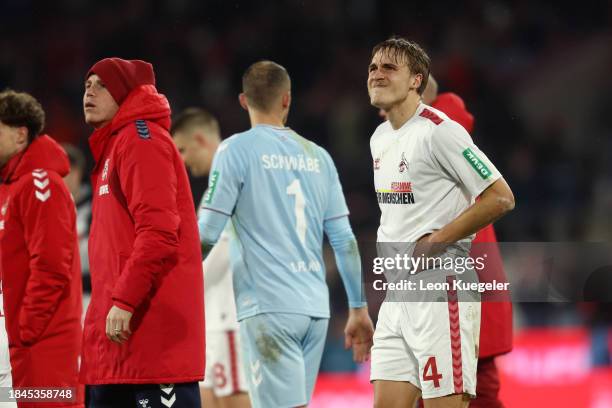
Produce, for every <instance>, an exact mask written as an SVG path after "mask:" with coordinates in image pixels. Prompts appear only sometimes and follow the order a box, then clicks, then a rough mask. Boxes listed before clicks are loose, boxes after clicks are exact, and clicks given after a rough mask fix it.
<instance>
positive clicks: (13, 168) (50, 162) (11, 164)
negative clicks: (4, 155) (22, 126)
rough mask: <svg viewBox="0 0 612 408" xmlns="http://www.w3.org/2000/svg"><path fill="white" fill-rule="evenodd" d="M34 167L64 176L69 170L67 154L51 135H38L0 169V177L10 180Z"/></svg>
mask: <svg viewBox="0 0 612 408" xmlns="http://www.w3.org/2000/svg"><path fill="white" fill-rule="evenodd" d="M34 169H45V170H52V171H55V172H57V173H58V174H59V175H60V176H62V177H64V176H65V175H66V174H68V172H69V171H70V162H69V161H68V155H66V152H65V151H64V149H63V148H62V147H61V146H60V145H59V144H58V143H57V142H56V141H55V140H53V139H52V138H51V137H49V136H47V135H40V136H39V137H37V138H36V139H34V141H32V143H30V145H29V146H28V147H27V148H26V149H25V150H24V151H22V152H21V153H19V154H17V155H16V156H14V157H12V158H11V159H10V160H9V161H8V163H6V165H5V166H4V167H2V169H0V178H2V180H3V181H5V182H11V181H14V180H16V179H18V178H19V177H21V176H23V175H24V174H27V173H31V172H32V170H34Z"/></svg>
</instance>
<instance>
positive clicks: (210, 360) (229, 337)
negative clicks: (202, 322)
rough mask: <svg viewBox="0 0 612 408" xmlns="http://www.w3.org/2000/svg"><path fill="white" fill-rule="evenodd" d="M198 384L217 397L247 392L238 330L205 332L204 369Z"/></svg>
mask: <svg viewBox="0 0 612 408" xmlns="http://www.w3.org/2000/svg"><path fill="white" fill-rule="evenodd" d="M200 385H201V386H202V387H204V388H211V389H212V390H213V392H214V394H215V395H216V396H217V397H227V396H230V395H233V394H236V393H238V392H248V388H247V387H248V385H247V382H246V377H245V375H244V369H243V367H242V353H241V352H240V332H239V331H238V330H230V331H219V332H209V333H206V370H205V372H204V381H201V382H200Z"/></svg>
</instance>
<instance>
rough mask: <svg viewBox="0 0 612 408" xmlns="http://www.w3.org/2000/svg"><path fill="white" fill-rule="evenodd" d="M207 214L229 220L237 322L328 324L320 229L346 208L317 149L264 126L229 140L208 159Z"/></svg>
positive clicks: (286, 131) (330, 166) (332, 170)
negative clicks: (289, 318) (262, 316)
mask: <svg viewBox="0 0 612 408" xmlns="http://www.w3.org/2000/svg"><path fill="white" fill-rule="evenodd" d="M206 210H209V211H213V212H219V213H223V214H226V215H230V216H231V217H232V218H231V220H232V224H233V226H234V228H235V232H236V235H237V238H238V239H237V240H235V242H234V243H233V244H234V245H232V248H231V252H230V255H231V262H232V268H233V271H234V277H233V279H234V291H235V295H236V307H237V312H238V319H239V320H242V319H244V318H247V317H251V316H254V315H256V314H259V313H264V312H265V313H267V312H282V313H300V314H305V315H308V316H313V317H323V318H328V317H329V291H328V288H327V284H326V282H325V266H324V263H323V256H322V245H323V224H324V221H327V220H331V219H333V218H337V217H343V216H346V215H348V208H347V206H346V202H345V199H344V195H343V193H342V186H341V185H340V180H339V178H338V173H337V171H336V167H335V166H334V163H333V161H332V159H331V157H330V156H329V154H328V153H327V152H326V151H325V150H324V149H323V148H321V147H320V146H318V145H316V144H315V143H313V142H311V141H309V140H307V139H305V138H303V137H301V136H300V135H298V134H297V133H295V132H294V131H293V130H291V129H289V128H280V127H275V126H269V125H257V126H255V127H253V128H252V129H250V130H248V131H246V132H243V133H238V134H235V135H233V136H232V137H230V138H228V139H226V140H225V141H223V142H222V143H221V145H220V146H219V148H218V150H217V153H216V155H215V158H214V160H213V166H212V171H211V174H210V177H209V186H208V190H207V191H206V193H205V195H204V198H203V200H202V214H203V215H202V218H206V213H207V211H206ZM202 218H201V219H200V221H201V222H200V227H202ZM355 252H356V253H357V254H358V249H357V247H356V245H355Z"/></svg>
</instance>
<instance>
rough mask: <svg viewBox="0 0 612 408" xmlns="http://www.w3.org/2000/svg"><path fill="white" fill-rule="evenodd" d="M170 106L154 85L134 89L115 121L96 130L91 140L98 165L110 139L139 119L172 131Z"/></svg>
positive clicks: (116, 115)
mask: <svg viewBox="0 0 612 408" xmlns="http://www.w3.org/2000/svg"><path fill="white" fill-rule="evenodd" d="M170 113H171V112H170V104H169V103H168V99H166V97H165V96H164V95H162V94H160V93H158V92H157V89H155V87H154V86H153V85H141V86H139V87H137V88H134V89H133V90H132V91H131V92H130V93H129V95H128V96H127V97H126V98H125V101H123V103H122V104H121V106H120V107H119V110H118V111H117V113H116V114H115V117H114V118H113V120H112V121H111V122H110V123H109V124H108V125H106V126H104V127H103V128H100V129H96V130H95V131H94V132H93V133H92V135H91V137H90V138H89V146H90V148H91V152H92V154H93V156H94V160H95V161H96V164H97V163H98V159H99V158H100V156H101V155H102V153H104V148H105V147H106V144H107V143H108V141H109V140H110V137H111V136H112V135H114V134H115V133H117V132H118V131H119V130H121V128H123V127H124V126H126V125H128V124H130V123H133V122H134V121H135V120H137V119H141V120H148V121H150V122H155V123H157V124H158V125H160V126H161V127H163V128H164V129H166V130H168V131H169V130H170Z"/></svg>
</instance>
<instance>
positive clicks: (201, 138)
mask: <svg viewBox="0 0 612 408" xmlns="http://www.w3.org/2000/svg"><path fill="white" fill-rule="evenodd" d="M193 140H195V141H196V143H197V144H198V146H206V145H208V139H206V135H205V134H204V133H202V132H196V133H194V134H193Z"/></svg>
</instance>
